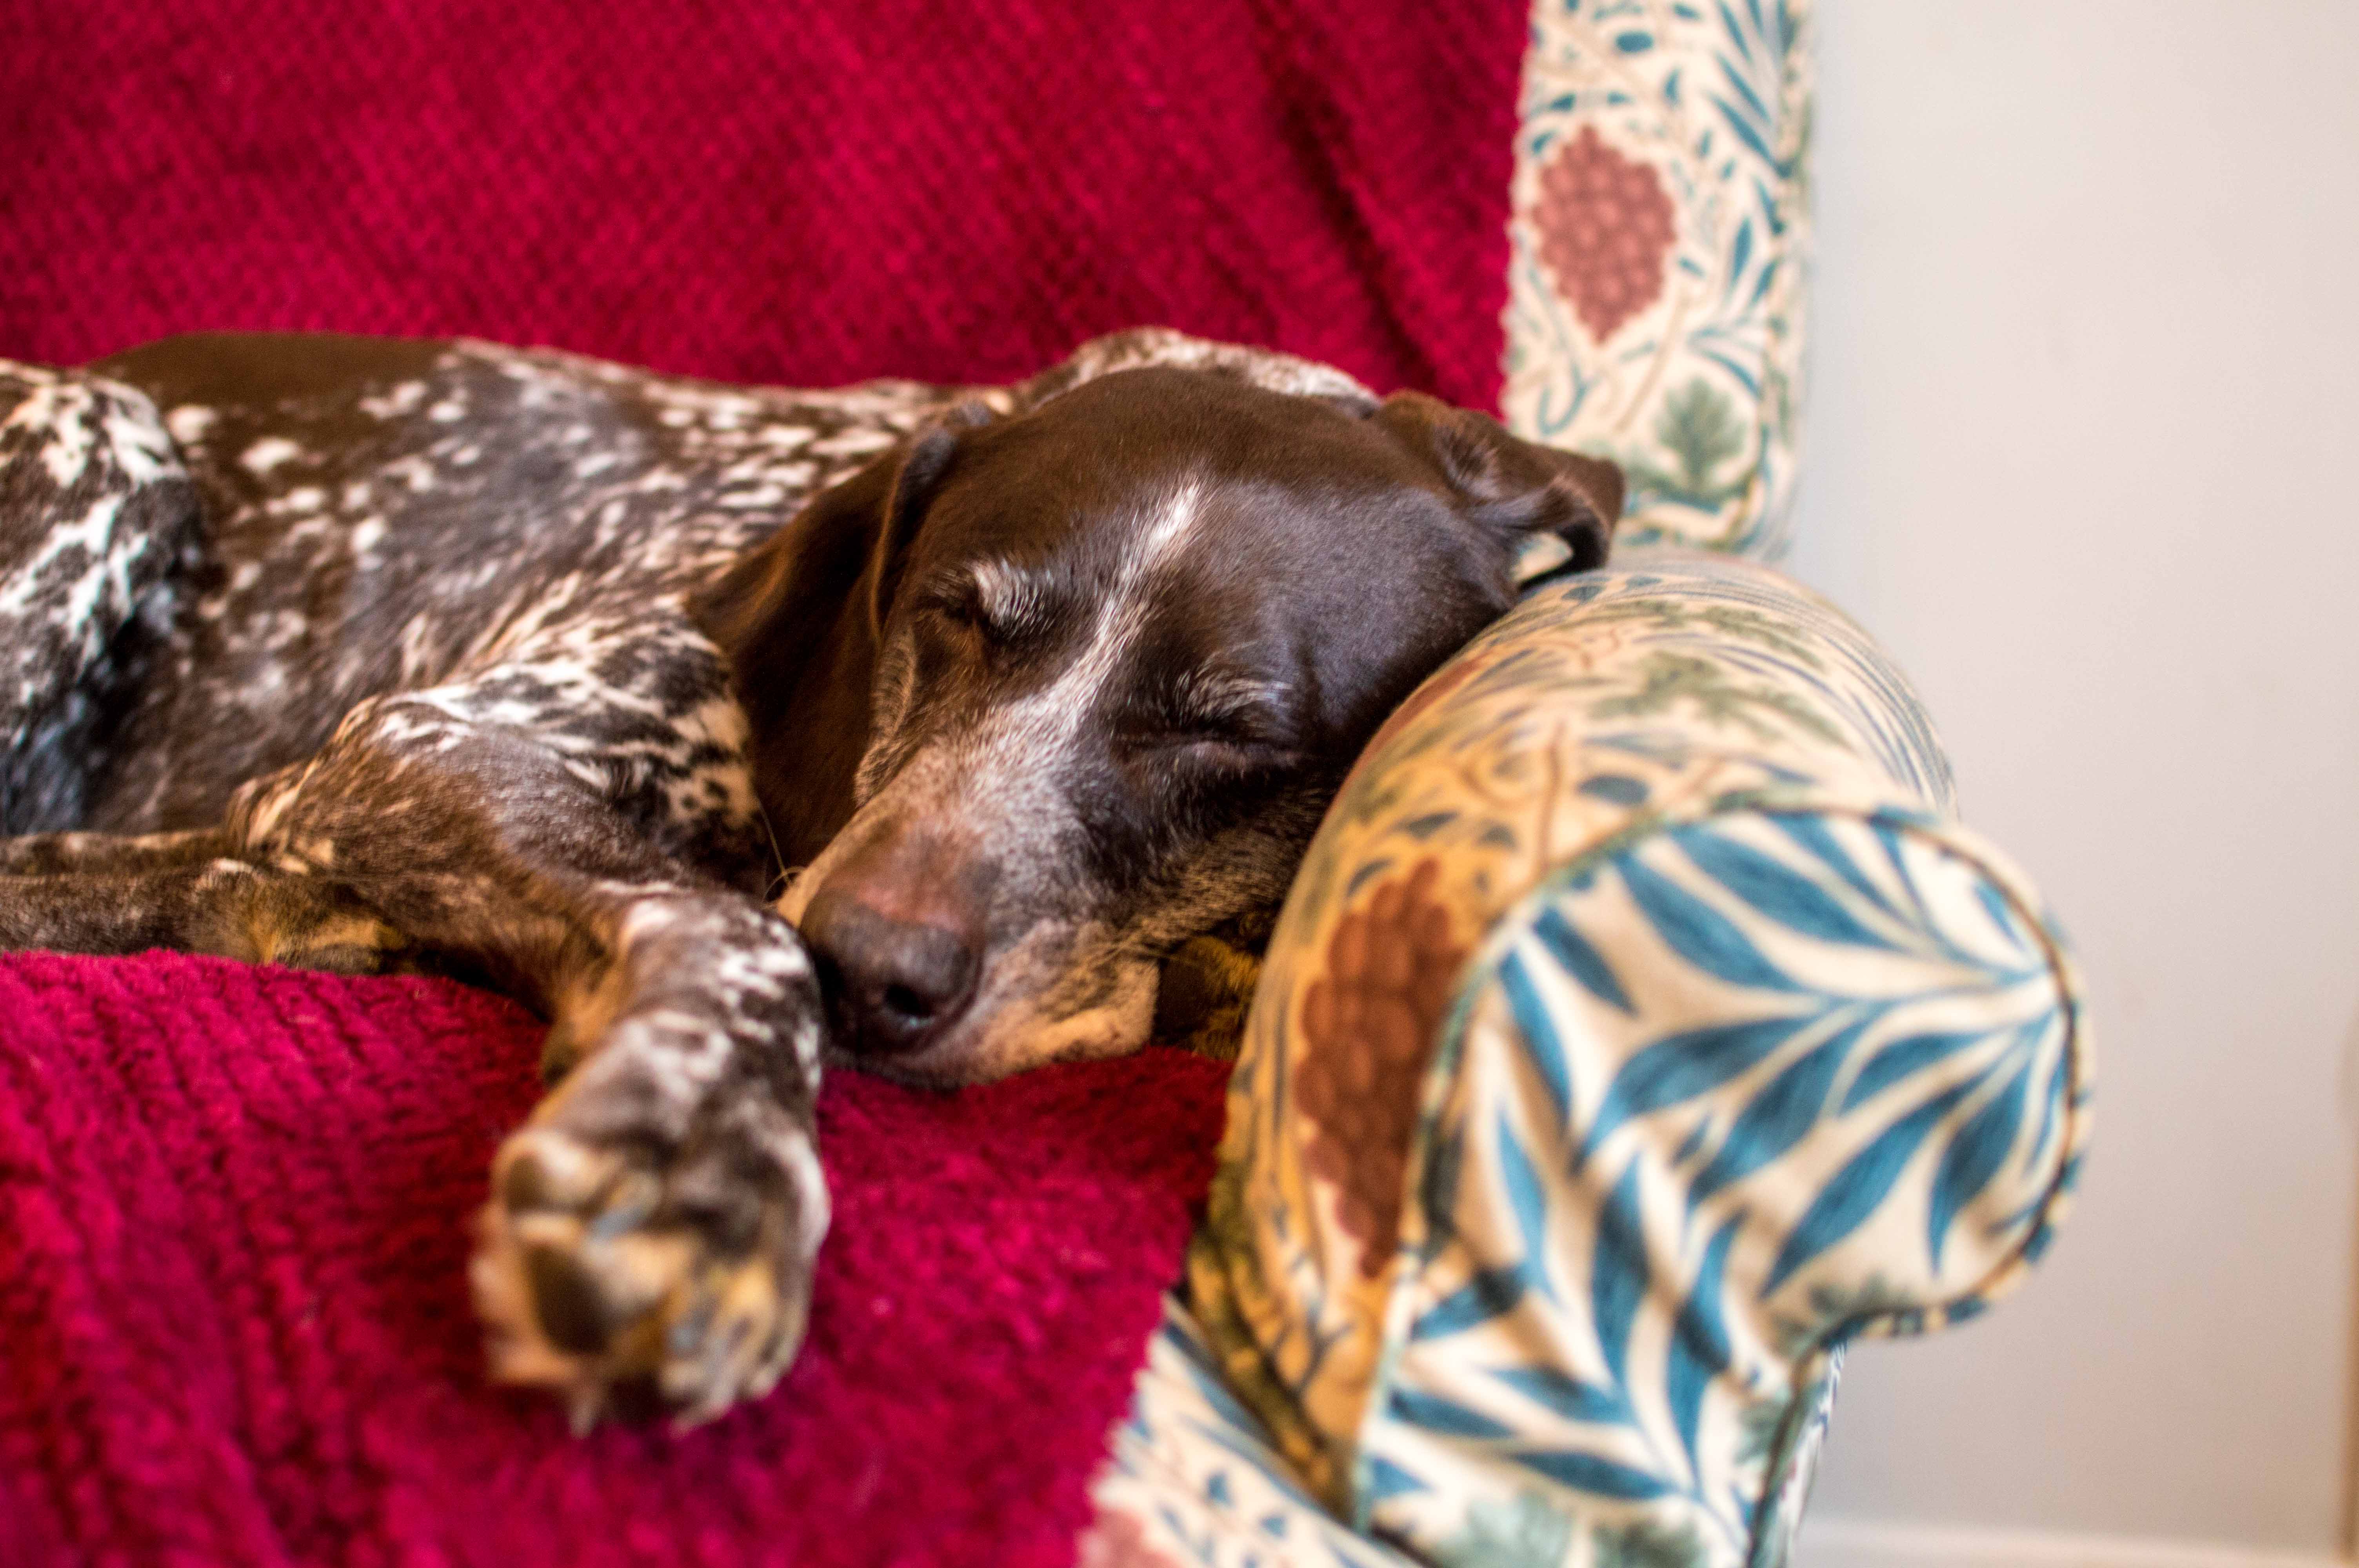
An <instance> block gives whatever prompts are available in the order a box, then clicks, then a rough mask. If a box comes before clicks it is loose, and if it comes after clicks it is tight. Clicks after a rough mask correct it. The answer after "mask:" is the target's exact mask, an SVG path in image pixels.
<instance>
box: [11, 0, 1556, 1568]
mask: <svg viewBox="0 0 2359 1568" xmlns="http://www.w3.org/2000/svg"><path fill="white" fill-rule="evenodd" d="M1524 36H1525V34H1524V22H1523V5H1521V4H1520V0H1490V3H1488V4H1486V5H1483V6H1481V7H1479V8H1477V9H1473V10H1468V9H1467V8H1464V7H1461V6H1449V5H1431V4H1430V3H1428V0H1390V3H1372V4H1362V5H1312V4H1305V5H1299V6H1288V5H1272V4H1269V3H1268V0H1186V3H1185V4H1175V3H1173V0H1001V3H998V4H994V5H951V4H948V3H947V0H942V3H928V0H841V3H839V4H829V5H759V4H756V3H754V0H721V3H718V4H700V5H687V4H667V3H663V0H580V3H570V4H569V3H559V0H548V3H529V0H528V3H524V4H513V5H473V4H462V3H460V0H389V3H386V4H382V5H377V4H371V5H332V6H316V5H301V4H297V3H295V0H180V3H179V4H175V5H64V6H54V5H53V6H38V5H15V6H0V155H5V164H6V167H7V169H8V177H7V178H6V179H5V181H0V355H5V356H9V357H15V358H20V359H32V360H45V361H50V362H73V361H78V360H81V359H84V358H88V357H91V356H94V355H98V354H102V353H105V352H108V351H113V350H115V349H118V348H122V347H125V346H128V345H130V344H132V343H135V342H138V341H145V340H147V339H150V338H154V337H158V336H161V335H163V334H166V333H168V332H173V331H179V330H190V329H193V328H201V327H238V328H322V329H338V330H347V331H374V332H405V333H441V332H467V333H473V334H476V335H479V336H484V337H489V338H495V339H500V340H506V341H517V342H549V343H555V344H559V345H560V346H563V347H567V348H571V349H575V350H579V351H584V352H588V353H594V354H599V355H603V356H605V357H608V358H613V359H619V360H625V361H632V362H641V363H647V364H651V365H655V366H657V367H659V368H662V369H667V370H674V371H682V372H688V373H700V374H706V375H712V376H720V377H726V378H734V379H743V380H756V381H766V382H772V383H788V384H810V385H825V384H836V383H840V382H843V381H847V380H853V379H857V378H859V377H863V376H868V375H875V374H880V373H897V374H908V375H918V376H924V377H928V378H939V379H978V380H980V379H1000V378H1007V377H1013V376H1017V375H1021V374H1025V373H1029V372H1031V371H1033V370H1035V369H1038V367H1039V366H1041V365H1042V364H1045V363H1047V362H1050V361H1052V360H1054V359H1056V358H1058V357H1059V356H1060V355H1061V354H1063V353H1064V352H1065V351H1067V350H1068V349H1070V348H1071V346H1072V345H1073V344H1074V343H1075V342H1076V341H1079V340H1081V339H1082V338H1083V337H1086V336H1089V335H1091V334H1093V333H1095V332H1099V331H1104V330H1112V329H1114V328H1118V327H1125V326H1131V325H1136V324H1139V323H1147V322H1159V323H1164V324H1168V325H1171V326H1176V327H1180V328H1182V329H1185V330H1191V331H1196V332H1200V333H1204V334H1207V335H1211V336H1214V337H1223V338H1231V339H1237V340H1245V341H1257V342H1264V343H1268V344H1271V345H1274V346H1276V347H1279V348H1283V349H1288V350H1291V351H1295V352H1298V353H1302V354H1308V355H1311V356H1314V357H1317V358H1321V359H1325V360H1329V361H1332V362H1336V363H1339V364H1342V365H1343V366H1344V367H1345V368H1347V369H1349V370H1351V371H1353V372H1354V373H1357V374H1359V375H1360V376H1362V377H1363V378H1364V379H1365V380H1367V381H1368V382H1370V383H1371V384H1374V385H1375V386H1377V387H1379V388H1388V387H1392V386H1396V385H1415V386H1420V387H1424V388H1426V389H1429V390H1431V391H1434V392H1437V393H1439V394H1440V395H1443V396H1446V397H1449V398H1451V399H1453V400H1456V401H1459V402H1462V403H1466V404H1470V405H1473V406H1493V405H1494V403H1495V398H1496V395H1497V390H1498V379H1499V372H1498V357H1499V352H1500V330H1499V312H1500V309H1501V308H1502V305H1503V304H1504V300H1505V290H1506V281H1505V280H1506V264H1507V254H1506V239H1505V220H1506V204H1507V190H1506V187H1507V178H1508V173H1509V160H1510V151H1511V146H1510V138H1511V136H1512V135H1513V133H1514V114H1513V108H1514V90H1515V80H1516V72H1517V62H1518V59H1519V57H1520V55H1521V51H1522V47H1523V42H1524ZM537 1035H538V1030H537V1028H536V1027H535V1026H534V1025H533V1024H532V1022H530V1021H529V1020H528V1019H527V1017H526V1016H525V1015H524V1014H523V1013H522V1012H521V1011H518V1010H516V1009H515V1008H514V1007H512V1006H510V1005H508V1004H506V1003H505V1002H502V1001H500V1000H496V999H494V998H491V997H488V996H484V995H482V994H478V993H474V992H470V991H466V990H463V989H459V988H457V987H454V986H449V985H442V984H436V983H429V982H424V981H413V980H383V981H362V980H336V979H324V978H319V977H310V976H301V975H293V974H288V973H284V972H278V971H270V970H251V969H245V968H238V967H235V966H231V965H224V964H220V963H213V962H206V961H198V960H190V959H183V958H175V957H160V956H159V957H147V958H141V959H132V960H120V961H98V960H65V959H58V958H51V957H14V958H5V957H0V1563H6V1564H10V1565H12V1568H13V1565H18V1564H23V1565H27V1568H32V1565H44V1564H49V1563H126V1564H130V1563H141V1564H144V1563H189V1564H220V1563H237V1564H257V1565H267V1564H277V1563H304V1564H311V1563H321V1564H328V1563H333V1564H347V1563H349V1564H362V1563H369V1564H374V1563H387V1564H421V1565H422V1564H429V1563H430V1564H454V1565H455V1564H469V1563H483V1564H487V1565H490V1568H538V1565H539V1564H542V1563H551V1564H554V1563H564V1564H567V1565H569V1568H576V1565H578V1568H600V1565H603V1564H608V1563H667V1564H669V1563H682V1562H690V1563H701V1562H711V1563H730V1564H733V1565H734V1564H745V1563H809V1564H845V1565H847V1568H849V1565H854V1564H857V1565H862V1568H865V1565H869V1564H886V1563H946V1564H968V1563H973V1564H985V1563H987V1564H992V1565H995V1568H1000V1565H1022V1564H1034V1563H1038V1564H1054V1563H1067V1562H1070V1561H1071V1552H1072V1547H1071V1541H1072V1537H1073V1534H1074V1531H1075V1530H1076V1529H1077V1528H1078V1527H1079V1526H1080V1525H1081V1524H1082V1522H1083V1521H1084V1520H1085V1519H1086V1517H1087V1512H1088V1509H1087V1503H1086V1498H1085V1494H1084V1487H1085V1484H1086V1481H1087V1477H1088V1476H1089V1474H1090V1472H1091V1471H1092V1469H1093V1467H1094V1465H1095V1464H1096V1462H1097V1459H1098V1456H1099V1455H1100V1454H1101V1453H1102V1451H1103V1434H1104V1432H1105V1430H1106V1428H1107V1426H1108V1425H1109V1424H1110V1422H1112V1421H1113V1420H1114V1418H1115V1417H1116V1416H1117V1415H1118V1414H1119V1413H1120V1411H1121V1410H1122V1408H1123V1405H1124V1402H1125V1397H1126V1390H1127V1386H1128V1381H1129V1378H1130V1376H1131V1373H1132V1371H1133V1370H1134V1368H1136V1365H1137V1363H1138V1361H1139V1359H1140V1358H1141V1356H1142V1353H1143V1347H1144V1340H1145V1336H1146V1335H1147V1332H1148V1330H1149V1328H1150V1326H1151V1325H1152V1323H1153V1322H1154V1319H1155V1313H1156V1296H1157V1293H1158V1291H1159V1289H1160V1288H1161V1287H1162V1286H1163V1285H1164V1284H1165V1283H1166V1282H1167V1281H1169V1280H1170V1279H1171V1278H1172V1277H1173V1276H1174V1275H1175V1274H1176V1272H1177V1270H1178V1263H1179V1258H1180V1249H1181V1247H1182V1245H1183V1242H1184V1238H1185V1236H1186V1231H1187V1227H1188V1222H1189V1217H1190V1210H1191V1207H1192V1206H1193V1205H1195V1204H1196V1203H1197V1202H1198V1201H1199V1199H1200V1198H1201V1192H1202V1189H1203V1184H1204V1182H1205V1180H1206V1178H1207V1175H1208V1172H1209V1168H1210V1150H1211V1147H1212V1141H1213V1140H1214V1139H1215V1137H1216V1135H1217V1131H1218V1119H1219V1096H1220V1087H1221V1080H1222V1077H1223V1075H1222V1074H1221V1073H1220V1072H1219V1071H1218V1070H1217V1069H1215V1068H1214V1067H1212V1066H1211V1065H1207V1064H1205V1063H1202V1062H1200V1061H1197V1060H1194V1059H1192V1058H1189V1057H1184V1056H1180V1055H1178V1054H1172V1053H1169V1052H1150V1053H1148V1054H1145V1055H1142V1056H1139V1057H1136V1058H1133V1059H1131V1060H1129V1061H1125V1062H1119V1063H1114V1064H1107V1065H1099V1066H1093V1067H1088V1068H1071V1069H1060V1070H1054V1071H1049V1072H1044V1073H1040V1074H1036V1075H1032V1076H1027V1077H1024V1078H1021V1079H1017V1080H1015V1081H1012V1082H1010V1083H1007V1084H1005V1085H1001V1086H997V1087H992V1088H988V1089H983V1090H976V1091H970V1092H968V1093H965V1094H962V1095H958V1096H955V1097H950V1098H938V1097H930V1096H925V1095H919V1094H912V1093H908V1092H906V1091H903V1090H899V1089H896V1088H892V1087H887V1086H885V1085H882V1084H879V1083H875V1082H873V1081H870V1080H865V1079H862V1078H858V1077H855V1076H849V1075H839V1076H836V1077H835V1078H834V1079H833V1080H832V1082H831V1084H830V1086H829V1087H828V1089H827V1092H826V1095H825V1097H824V1098H823V1102H822V1128H821V1133H822V1140H823V1147H824V1150H825V1154H826V1161H827V1164H828V1169H829V1175H830V1179H831V1181H832V1183H833V1184H834V1189H835V1198H836V1220H835V1229H834V1233H833V1235H832V1238H831V1239H830V1241H829V1245H828V1248H827V1249H826V1251H825V1253H824V1256H823V1261H822V1265H821V1278H820V1283H819V1291H818V1298H817V1302H816V1303H815V1308H814V1315H813V1321H812V1327H811V1333H810V1341H809V1343H808V1345H807V1346H806V1348H805V1349H804V1352H803V1355H802V1358H801V1360H800V1361H799V1363H798V1365H797V1367H796V1368H795V1370H794V1371H793V1373H792V1374H791V1375H790V1376H789V1377H788V1379H787V1381H786V1382H785V1383H784V1384H783V1385H782V1386H781V1388H780V1389H779V1390H778V1391H777V1393H776V1394H775V1395H774V1396H773V1397H772V1398H770V1399H769V1400H766V1401H763V1402H762V1403H760V1404H758V1405H756V1406H755V1407H753V1408H750V1409H746V1410H742V1411H737V1412H735V1413H734V1414H732V1415H731V1416H729V1417H727V1418H726V1419H724V1420H723V1421H722V1422H717V1423H715V1424H714V1425H712V1426H711V1427H708V1428H705V1429H702V1430H700V1431H698V1432H696V1433H690V1434H689V1435H687V1436H685V1437H680V1438H674V1437H671V1436H669V1435H667V1434H664V1433H659V1432H650V1431H628V1430H607V1431H603V1432H601V1433H598V1434H596V1435H595V1436H594V1437H592V1439H591V1440H589V1441H588V1442H586V1443H576V1442H574V1441H573V1440H571V1438H569V1437H567V1436H565V1435H564V1433H563V1425H562V1422H561V1421H560V1418H559V1415H558V1412H557V1411H556V1410H555V1408H554V1407H553V1406H552V1405H549V1403H547V1402H546V1401H544V1400H538V1399H536V1398H533V1397H530V1396H525V1395H516V1394H509V1393H505V1392H501V1391H498V1390H492V1389H489V1388H487V1387H486V1386H485V1385H484V1382H483V1379H482V1362H481V1356H480V1350H479V1346H478V1340H477V1336H476V1331H475V1328H474V1325H473V1322H472V1320H471V1317H470V1314H469V1312H468V1309H467V1303H466V1295H465V1286H464V1259H465V1254H466V1250H467V1237H466V1224H467V1220H468V1217H469V1216H470V1214H471V1213H472V1211H473V1208H474V1206H476V1204H477V1203H478V1202H480V1200H481V1197H482V1194H483V1190H484V1173H485V1169H486V1167H487V1165H488V1162H489V1160H490V1157H491V1153H492V1151H493V1149H494V1147H495V1144H496V1141H497V1140H498V1138H499V1136H500V1135H501V1134H502V1133H503V1132H504V1131H505V1130H506V1129H508V1128H509V1127H511V1126H512V1125H514V1123H515V1122H516V1120H517V1119H519V1118H520V1117H521V1116H522V1115H523V1114H524V1112H525V1110H526V1108H527V1106H528V1105H529V1103H530V1102H531V1099H532V1098H533V1092H534V1091H533V1087H532V1079H533V1064H534V1062H535V1060H536V1057H537V1054H538V1038H537Z"/></svg>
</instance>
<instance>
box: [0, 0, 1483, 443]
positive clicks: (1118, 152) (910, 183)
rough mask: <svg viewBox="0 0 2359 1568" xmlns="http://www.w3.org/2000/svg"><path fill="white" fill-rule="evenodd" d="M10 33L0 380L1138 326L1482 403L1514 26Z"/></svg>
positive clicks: (1035, 13)
mask: <svg viewBox="0 0 2359 1568" xmlns="http://www.w3.org/2000/svg"><path fill="white" fill-rule="evenodd" d="M0 14H5V19H0V136H5V147H0V151H5V155H6V157H5V163H6V167H7V169H8V178H6V179H5V181H0V354H7V355H13V356H15V357H17V358H29V359H38V360H49V361H60V362H64V361H80V360H82V359H84V358H88V357H91V356H94V355H98V354H102V353H106V352H110V351H114V350H116V349H120V348H124V347H127V346H129V345H130V344H132V343H135V342H138V341H145V340H147V339H150V338H154V337H158V336H161V335H163V334H165V333H168V332H172V331H179V330H187V329H190V328H194V327H242V328H261V327H271V328H332V329H337V330H346V331H367V332H472V333H476V334H478V335H482V336H485V337H491V338H496V339H501V340H505V341H517V342H547V343H554V344H558V345H560V346H561V347H566V348H571V349H576V350H580V351H584V352H588V353H594V354H602V355H605V356H607V357H610V358H614V359H620V360H625V361H631V362H639V363H645V364H650V365H654V366H656V367H658V368H659V369H665V370H674V371H681V372H688V373H697V374H706V375H714V376H722V377H727V378H733V379H740V380H759V381H770V382H783V383H790V384H810V385H832V384H836V383H839V382H843V381H848V380H853V379H856V378H859V377H863V376H869V375H875V374H880V373H896V374H909V375H919V376H925V377H929V378H940V379H951V378H960V377H970V376H971V377H978V378H993V379H1005V378H1011V377H1015V376H1018V375H1023V374H1026V373H1030V372H1031V371H1034V370H1037V369H1038V368H1039V367H1040V366H1041V365H1043V364H1045V363H1047V362H1049V361H1050V360H1053V359H1056V358H1058V357H1059V356H1060V355H1061V354H1063V353H1064V352H1065V351H1067V350H1068V349H1070V348H1071V346H1072V345H1073V344H1074V343H1075V342H1076V341H1079V340H1080V339H1082V338H1083V337H1085V336H1088V335H1090V334H1092V333H1095V332H1100V331H1104V330H1110V329H1113V328H1117V327H1128V326H1136V325H1142V324H1153V323H1161V324H1164V325H1169V326H1173V327H1179V328H1181V329H1184V330H1190V331H1197V332H1202V333H1206V334H1209V335H1211V336H1214V337H1222V338H1233V339H1237V340H1241V341H1254V342H1260V343H1266V344H1268V345H1270V346H1273V347H1277V348H1281V349H1287V350H1290V351H1294V352H1297V353H1302V354H1308V355H1310V356H1312V357H1314V358H1318V359H1324V360H1330V361H1332V362H1335V363H1337V364H1341V365H1343V367H1344V368H1346V369H1348V370H1351V371H1353V372H1355V373H1358V374H1359V375H1361V376H1362V377H1364V378H1365V379H1366V380H1368V381H1369V382H1370V384H1374V385H1375V386H1377V387H1379V388H1380V389H1381V388H1389V387H1392V386H1395V385H1415V386H1419V387H1422V388H1425V389H1427V390H1430V391H1432V392H1435V393H1438V394H1439V395H1442V396H1445V397H1448V398H1451V399H1453V400H1455V401H1458V402H1462V403H1465V404H1468V405H1470V406H1477V407H1492V406H1495V404H1496V401H1497V395H1498V389H1499V356H1500V351H1501V341H1502V340H1501V333H1500V326H1499V316H1500V311H1501V309H1502V308H1503V307H1504V305H1505V303H1506V266H1507V248H1506V212H1507V180H1508V175H1509V172H1510V159H1511V152H1512V138H1513V135H1514V131H1515V121H1514V102H1515V85H1516V76H1517V67H1518V62H1519V59H1520V57H1521V53H1522V49H1523V43H1524V6H1523V5H1522V4H1521V0H1484V3H1483V4H1481V5H1474V6H1461V5H1432V4H1430V0H1371V3H1367V4H1355V5H1316V4H1307V3H1306V4H1303V5H1274V4H1271V3H1270V0H1186V3H1185V4H1172V3H1170V0H1001V3H998V4H993V5H961V4H950V3H948V0H843V3H840V4H834V5H810V4H799V5H764V4H757V3H756V0H723V3H721V4H707V5H699V4H690V3H682V0H586V3H580V4H567V5H558V4H525V5H476V4H459V3H456V0H407V3H403V0H395V3H392V4H385V5H326V6H312V5H300V4H297V3H294V0H260V3H254V0H249V3H246V4H236V3H234V0H178V3H176V4H173V5H10V6H0Z"/></svg>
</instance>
